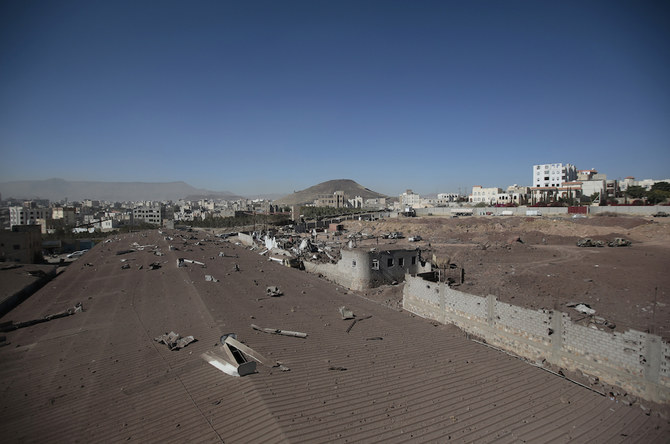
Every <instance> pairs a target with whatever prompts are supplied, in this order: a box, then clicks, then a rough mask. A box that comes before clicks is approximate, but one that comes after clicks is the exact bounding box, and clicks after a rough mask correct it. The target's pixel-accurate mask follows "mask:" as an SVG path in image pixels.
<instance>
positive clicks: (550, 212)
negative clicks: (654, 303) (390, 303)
mask: <svg viewBox="0 0 670 444" xmlns="http://www.w3.org/2000/svg"><path fill="white" fill-rule="evenodd" d="M453 208H458V207H436V208H416V209H415V211H416V214H417V216H427V215H429V214H432V215H433V216H451V215H452V214H453V213H452V212H451V210H452V209H453ZM463 208H472V209H473V215H474V216H484V215H486V213H493V215H496V216H502V212H503V211H511V212H512V214H513V215H514V216H525V215H526V210H537V211H539V212H540V213H542V216H556V215H560V214H568V207H527V206H520V207H472V206H464V207H463ZM659 211H665V212H666V213H668V212H670V208H669V207H667V206H661V205H654V206H644V207H637V206H636V207H634V206H620V207H619V206H607V207H596V206H593V207H589V214H590V215H595V214H599V213H616V214H628V215H633V216H651V215H652V214H654V213H657V212H659ZM503 217H504V216H503Z"/></svg>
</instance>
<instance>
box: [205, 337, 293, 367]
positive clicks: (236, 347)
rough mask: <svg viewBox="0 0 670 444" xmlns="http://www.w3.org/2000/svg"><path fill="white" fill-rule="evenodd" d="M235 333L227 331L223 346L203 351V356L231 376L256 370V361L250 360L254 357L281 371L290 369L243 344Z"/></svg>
mask: <svg viewBox="0 0 670 444" xmlns="http://www.w3.org/2000/svg"><path fill="white" fill-rule="evenodd" d="M236 337H237V335H236V334H235V333H226V334H224V335H223V336H221V347H220V348H217V349H216V350H214V351H211V352H207V353H203V354H202V355H201V356H202V358H203V359H204V360H205V361H207V362H208V363H210V364H211V365H213V366H214V367H216V368H218V369H219V370H221V371H222V372H224V373H226V374H228V375H231V376H245V375H248V374H251V373H255V372H256V362H254V361H249V359H247V356H248V357H249V358H252V359H254V360H256V361H258V362H260V363H261V364H263V365H265V366H267V367H273V368H274V367H277V368H279V370H281V371H284V372H286V371H289V370H290V369H289V368H288V367H286V366H284V365H283V364H282V363H280V362H273V361H271V360H269V359H267V358H266V357H265V356H263V355H261V354H260V353H258V352H257V351H256V350H254V349H252V348H251V347H248V346H246V345H244V344H242V343H241V342H240V341H238V340H237V339H236Z"/></svg>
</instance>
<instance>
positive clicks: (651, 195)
mask: <svg viewBox="0 0 670 444" xmlns="http://www.w3.org/2000/svg"><path fill="white" fill-rule="evenodd" d="M669 198H670V191H663V190H654V189H652V190H651V191H648V192H647V202H649V203H650V204H654V205H656V204H660V203H663V202H665V201H666V200H668V199H669Z"/></svg>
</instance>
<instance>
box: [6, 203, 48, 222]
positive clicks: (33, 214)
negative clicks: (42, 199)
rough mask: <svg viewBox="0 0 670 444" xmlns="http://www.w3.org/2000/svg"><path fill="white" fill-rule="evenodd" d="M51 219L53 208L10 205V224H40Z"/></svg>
mask: <svg viewBox="0 0 670 444" xmlns="http://www.w3.org/2000/svg"><path fill="white" fill-rule="evenodd" d="M47 219H51V208H26V207H9V225H10V226H12V227H13V226H14V225H40V224H44V223H45V221H46V220H47Z"/></svg>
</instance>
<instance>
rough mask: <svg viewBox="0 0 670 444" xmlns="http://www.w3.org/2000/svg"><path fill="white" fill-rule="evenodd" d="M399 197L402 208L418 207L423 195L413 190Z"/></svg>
mask: <svg viewBox="0 0 670 444" xmlns="http://www.w3.org/2000/svg"><path fill="white" fill-rule="evenodd" d="M399 197H400V199H399V200H400V204H401V205H402V206H407V207H418V206H419V205H420V204H421V195H419V194H416V193H414V191H412V190H407V191H405V192H404V193H402V194H401V195H400V196H399Z"/></svg>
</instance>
